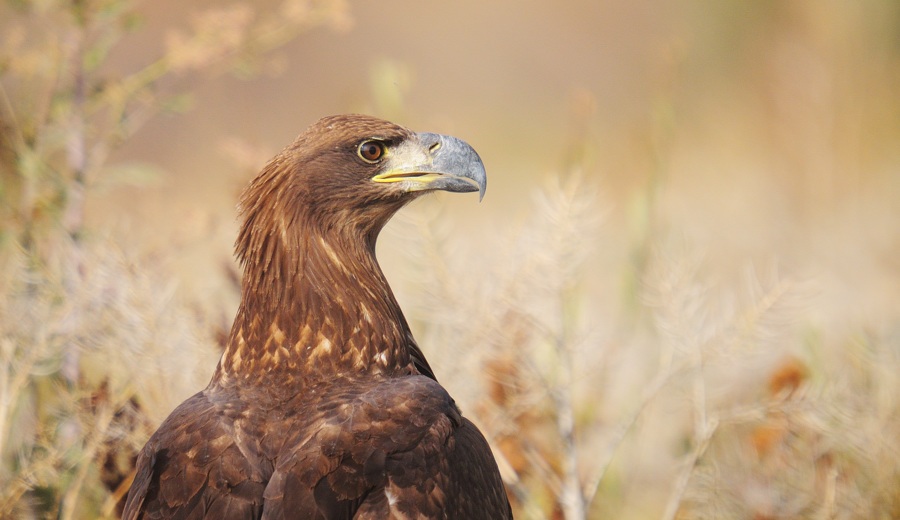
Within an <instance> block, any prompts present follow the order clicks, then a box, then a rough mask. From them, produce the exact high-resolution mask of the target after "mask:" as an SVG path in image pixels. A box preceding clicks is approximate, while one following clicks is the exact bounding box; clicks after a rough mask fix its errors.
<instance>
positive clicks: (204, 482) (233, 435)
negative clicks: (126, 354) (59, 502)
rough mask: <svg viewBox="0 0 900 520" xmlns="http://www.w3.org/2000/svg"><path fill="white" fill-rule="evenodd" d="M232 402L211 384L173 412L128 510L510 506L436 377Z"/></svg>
mask: <svg viewBox="0 0 900 520" xmlns="http://www.w3.org/2000/svg"><path fill="white" fill-rule="evenodd" d="M239 402H240V403H242V404H238V403H236V402H235V401H234V400H232V399H231V398H229V399H220V398H219V396H216V395H215V391H214V390H209V389H208V390H207V391H205V392H202V393H200V394H197V395H195V396H194V397H192V398H191V399H189V400H188V401H186V402H185V403H183V404H182V405H181V406H179V407H178V408H177V409H176V410H175V412H173V413H172V415H171V416H170V417H169V418H168V419H167V420H166V421H165V422H164V423H163V425H162V426H161V427H160V429H159V430H158V431H157V433H156V434H155V435H154V436H153V437H152V438H151V439H150V441H149V442H148V443H147V446H146V447H145V448H144V450H143V451H142V452H141V454H140V456H139V458H138V469H137V476H136V477H135V482H134V485H133V487H134V489H133V491H132V493H131V494H130V495H129V499H128V503H127V504H126V508H125V511H126V513H125V518H126V519H138V518H185V519H191V518H209V519H212V518H218V519H240V518H263V519H268V520H272V519H291V518H298V519H300V518H310V519H316V518H321V519H329V520H330V519H350V518H359V519H366V518H372V519H374V518H418V517H419V515H423V516H424V517H425V518H474V519H477V518H505V517H508V515H509V504H508V501H507V499H506V496H505V494H504V493H503V484H502V482H501V481H500V478H499V473H498V471H497V467H496V463H495V462H494V460H493V457H492V456H491V451H490V448H489V446H488V444H487V442H486V441H485V440H484V437H482V435H481V434H480V432H478V430H477V428H475V426H474V425H472V423H471V422H469V421H468V420H467V419H465V418H463V417H462V416H461V415H460V413H459V410H458V409H457V408H456V405H455V404H454V402H453V399H452V398H451V397H450V396H449V395H448V394H447V392H446V391H445V390H444V389H443V388H442V387H441V386H440V385H439V384H438V383H437V382H436V381H434V380H433V379H430V378H428V377H425V376H419V375H414V376H406V377H400V378H377V379H374V380H361V381H358V380H350V379H347V380H335V381H329V382H322V383H320V384H318V385H313V386H311V387H310V388H308V389H307V391H306V392H304V393H303V394H300V395H297V396H296V397H294V398H293V399H291V400H290V401H288V402H286V403H281V404H280V405H279V406H266V403H265V402H264V401H263V400H258V401H256V402H246V403H244V401H243V400H241V401H239ZM254 429H255V430H258V431H251V430H254ZM257 439H263V440H264V441H263V442H261V443H260V442H258V441H257ZM248 441H249V442H251V443H252V444H246V442H248ZM176 512H177V513H176Z"/></svg>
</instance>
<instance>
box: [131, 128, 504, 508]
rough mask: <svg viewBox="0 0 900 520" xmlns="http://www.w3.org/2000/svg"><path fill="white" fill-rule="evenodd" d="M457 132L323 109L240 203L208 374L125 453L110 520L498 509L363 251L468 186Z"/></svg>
mask: <svg viewBox="0 0 900 520" xmlns="http://www.w3.org/2000/svg"><path fill="white" fill-rule="evenodd" d="M485 182H486V181H485V176H484V167H483V165H482V164H481V160H480V159H479V158H478V155H477V154H476V153H475V152H474V150H472V148H471V147H469V146H468V145H467V144H465V143H464V142H462V141H460V140H458V139H455V138H452V137H447V136H440V135H436V134H427V133H418V134H417V133H413V132H411V131H409V130H407V129H405V128H403V127H400V126H397V125H394V124H392V123H388V122H386V121H381V120H378V119H375V118H371V117H366V116H359V115H352V116H336V117H330V118H325V119H322V120H321V121H319V122H317V123H316V124H314V125H313V126H311V127H310V128H309V129H307V130H306V132H304V133H303V134H301V135H300V136H299V137H298V138H297V140H296V141H294V143H293V144H292V145H290V146H289V147H287V148H286V149H285V150H284V151H282V152H281V153H280V154H279V155H278V156H276V157H275V158H274V159H272V160H271V161H270V162H269V164H268V165H267V166H266V167H265V168H264V169H263V171H262V172H261V173H260V174H259V175H258V176H257V177H256V179H255V180H254V181H253V182H252V183H251V184H250V186H249V187H248V188H247V190H246V191H245V192H244V195H243V197H242V200H241V206H242V215H243V218H244V223H243V227H242V228H241V232H240V235H239V237H238V239H237V243H236V250H237V256H238V258H239V259H240V261H241V264H242V266H243V269H244V277H243V281H242V289H241V290H242V295H241V304H240V307H239V309H238V312H237V316H236V317H235V320H234V325H233V327H232V330H231V334H230V336H229V339H228V343H227V346H226V349H225V352H224V354H223V356H222V359H221V360H220V361H219V364H218V366H217V368H216V372H215V374H214V375H213V378H212V381H211V382H210V384H209V386H208V387H207V388H206V389H205V390H203V391H201V392H200V393H198V394H196V395H194V396H193V397H191V398H190V399H188V400H187V401H185V402H184V403H182V404H181V405H180V406H179V407H178V408H176V409H175V411H174V412H172V414H171V415H170V416H169V418H168V419H166V420H165V421H164V422H163V424H162V425H161V426H160V427H159V429H158V430H157V431H156V433H155V434H154V435H153V436H152V437H151V438H150V440H149V441H148V442H147V445H146V446H145V447H144V449H143V450H142V451H141V453H140V456H139V457H138V462H137V474H136V476H135V479H134V484H133V485H132V488H131V490H130V492H129V494H128V501H127V504H126V507H125V513H124V518H126V519H129V520H130V519H138V518H182V519H189V518H217V519H238V518H265V519H279V518H310V519H333V518H334V519H337V518H358V519H363V518H491V519H494V518H511V516H512V514H511V511H510V508H509V502H508V500H507V497H506V493H505V491H504V488H503V483H502V481H501V480H500V475H499V472H498V470H497V464H496V462H495V461H494V458H493V456H492V455H491V451H490V448H489V446H488V444H487V442H486V441H485V439H484V437H483V436H482V435H481V433H480V432H479V431H478V429H477V428H476V427H475V426H474V425H473V424H472V423H471V422H469V420H468V419H466V418H465V417H463V416H462V414H461V413H460V411H459V409H458V408H457V407H456V405H455V403H454V401H453V399H452V398H451V397H450V396H449V395H448V394H447V392H446V391H445V390H444V389H443V388H442V387H441V385H440V384H438V382H437V380H436V379H435V377H434V373H433V372H432V370H431V368H430V367H429V366H428V362H427V361H426V360H425V357H424V356H423V355H422V352H421V351H420V350H419V347H418V346H417V345H416V342H415V340H414V339H413V337H412V334H411V333H410V330H409V326H408V325H407V323H406V320H405V319H404V317H403V314H402V312H401V311H400V307H399V305H398V304H397V301H396V299H395V298H394V295H393V293H392V292H391V289H390V287H388V284H387V281H386V280H385V277H384V275H383V274H382V272H381V269H380V268H379V266H378V263H377V261H376V259H375V240H376V238H377V237H378V233H379V231H380V230H381V228H382V227H383V226H384V224H385V223H386V222H387V221H388V219H389V218H390V217H391V216H392V215H393V214H394V213H395V212H396V211H397V210H398V209H400V208H401V207H402V206H403V205H404V204H406V203H407V202H409V201H410V200H412V199H413V198H415V197H416V196H417V195H419V194H421V193H424V192H427V191H431V190H446V191H457V192H465V191H479V190H480V191H481V193H482V194H483V192H484V187H485Z"/></svg>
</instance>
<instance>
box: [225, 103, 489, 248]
mask: <svg viewBox="0 0 900 520" xmlns="http://www.w3.org/2000/svg"><path fill="white" fill-rule="evenodd" d="M486 186H487V177H486V176H485V171H484V164H483V163H482V162H481V159H480V158H479V157H478V154H477V153H476V152H475V150H474V149H472V147H471V146H469V145H468V144H466V143H465V142H464V141H462V140H460V139H457V138H455V137H450V136H446V135H440V134H433V133H416V132H412V131H410V130H408V129H406V128H404V127H402V126H399V125H396V124H394V123H390V122H388V121H383V120H381V119H377V118H374V117H370V116H364V115H341V116H331V117H326V118H323V119H321V120H319V121H318V122H316V123H315V124H313V125H312V126H310V127H309V128H308V129H307V130H306V131H305V132H303V133H302V134H300V136H298V137H297V139H296V140H295V141H294V142H293V144H291V145H290V146H288V147H287V148H285V149H284V150H283V151H282V152H281V153H280V154H279V155H277V156H276V157H275V158H273V159H272V160H271V161H270V162H269V164H268V165H267V166H266V167H265V168H264V169H263V171H262V172H261V173H260V174H259V175H258V176H257V177H256V179H254V181H253V182H252V183H251V184H250V186H248V188H247V190H246V191H245V192H244V195H243V197H242V200H241V206H242V213H243V215H244V217H245V222H244V229H243V230H242V233H241V238H239V240H238V253H239V255H241V256H243V254H242V253H243V252H244V251H246V249H245V248H242V247H241V241H242V240H243V239H249V238H250V234H251V231H252V229H248V228H250V227H253V226H264V227H273V229H269V230H266V231H268V232H275V231H277V232H279V233H286V234H293V233H291V231H295V232H301V233H305V232H309V231H310V230H309V229H291V228H293V227H295V225H300V226H307V227H308V226H315V227H318V228H321V229H317V230H315V231H322V232H325V233H329V234H334V233H338V234H344V233H352V234H355V235H358V236H361V237H365V238H367V239H368V240H374V238H375V236H377V234H378V232H379V231H380V230H381V227H382V226H384V224H385V223H386V222H387V221H388V219H390V217H391V216H392V215H393V214H394V213H395V212H396V211H397V210H398V209H399V208H401V207H402V206H403V205H404V204H406V203H407V202H409V201H410V200H412V199H414V198H416V197H417V196H419V195H421V194H422V193H426V192H429V191H434V190H444V191H452V192H474V191H477V192H479V193H480V195H481V196H484V191H485V188H486ZM244 245H245V246H249V245H250V244H249V243H247V244H244ZM242 249H243V251H242Z"/></svg>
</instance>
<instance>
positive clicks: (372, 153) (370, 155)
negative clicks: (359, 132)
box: [364, 144, 381, 159]
mask: <svg viewBox="0 0 900 520" xmlns="http://www.w3.org/2000/svg"><path fill="white" fill-rule="evenodd" d="M364 155H365V156H366V158H367V159H377V158H378V156H379V155H381V151H380V150H379V148H378V145H377V144H369V145H366V149H365V152H364Z"/></svg>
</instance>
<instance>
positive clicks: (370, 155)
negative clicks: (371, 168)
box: [357, 141, 384, 163]
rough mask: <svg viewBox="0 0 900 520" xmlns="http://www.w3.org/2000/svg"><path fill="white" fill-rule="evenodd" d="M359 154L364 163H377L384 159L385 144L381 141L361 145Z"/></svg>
mask: <svg viewBox="0 0 900 520" xmlns="http://www.w3.org/2000/svg"><path fill="white" fill-rule="evenodd" d="M357 153H358V154H359V156H360V157H362V158H363V160H364V161H367V162H371V163H373V162H376V161H378V160H380V159H381V158H382V157H384V143H382V142H381V141H366V142H364V143H363V144H361V145H359V150H358V151H357Z"/></svg>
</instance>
